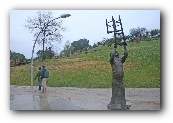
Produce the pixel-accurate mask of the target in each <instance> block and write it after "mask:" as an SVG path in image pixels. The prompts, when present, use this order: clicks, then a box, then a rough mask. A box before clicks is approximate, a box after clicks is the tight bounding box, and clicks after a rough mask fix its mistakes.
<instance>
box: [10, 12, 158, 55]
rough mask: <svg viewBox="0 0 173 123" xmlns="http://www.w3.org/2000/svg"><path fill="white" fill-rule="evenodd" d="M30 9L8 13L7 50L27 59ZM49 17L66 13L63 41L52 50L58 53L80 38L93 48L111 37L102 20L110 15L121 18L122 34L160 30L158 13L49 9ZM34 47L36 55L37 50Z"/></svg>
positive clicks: (33, 14) (29, 36) (30, 40)
mask: <svg viewBox="0 0 173 123" xmlns="http://www.w3.org/2000/svg"><path fill="white" fill-rule="evenodd" d="M36 12H37V10H36V11H34V10H11V11H10V50H12V51H15V52H18V53H22V54H24V55H25V57H26V58H31V52H32V47H33V44H34V42H33V40H34V39H33V34H31V33H29V31H27V30H26V29H25V28H24V26H23V25H24V24H25V23H26V19H27V17H28V16H36ZM52 12H53V16H54V17H55V18H56V17H59V16H60V15H61V14H64V13H69V14H71V16H70V17H69V18H65V19H63V26H65V27H66V28H67V31H66V32H64V33H62V34H63V36H64V38H63V41H62V43H61V44H59V45H58V46H56V47H55V49H54V50H55V51H56V52H60V51H61V50H62V49H63V47H64V44H65V42H66V41H67V40H69V41H70V42H71V43H72V42H73V41H77V40H79V39H82V38H86V39H88V40H89V42H90V44H91V45H93V44H94V43H97V42H98V41H101V40H102V39H103V38H111V37H113V34H107V32H106V19H108V21H111V17H112V16H114V18H115V20H118V17H119V15H120V16H121V20H122V24H123V29H124V33H125V35H128V34H129V30H130V29H132V28H137V27H146V28H147V29H148V30H151V29H160V10H52ZM41 49H42V47H39V46H38V44H36V47H35V52H34V56H35V57H36V54H35V53H36V52H37V51H38V50H41Z"/></svg>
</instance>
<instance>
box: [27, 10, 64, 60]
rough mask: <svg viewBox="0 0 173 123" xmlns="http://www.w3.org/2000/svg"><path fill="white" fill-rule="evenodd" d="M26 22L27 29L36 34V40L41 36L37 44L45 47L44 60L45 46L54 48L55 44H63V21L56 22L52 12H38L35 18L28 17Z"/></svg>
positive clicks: (57, 20)
mask: <svg viewBox="0 0 173 123" xmlns="http://www.w3.org/2000/svg"><path fill="white" fill-rule="evenodd" d="M26 22H27V23H26V24H25V28H26V29H28V30H29V31H30V32H31V33H34V38H36V37H37V36H38V35H39V36H38V39H37V43H38V44H39V45H42V46H43V56H42V59H45V57H44V56H45V53H44V47H45V44H46V45H48V46H50V47H52V46H53V45H54V44H58V43H61V40H62V35H61V33H60V32H62V31H65V28H64V27H63V26H62V20H61V19H56V20H55V19H54V18H53V15H52V12H51V11H38V12H37V15H36V16H35V17H28V19H27V20H26ZM40 32H41V33H40Z"/></svg>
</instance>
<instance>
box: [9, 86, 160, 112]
mask: <svg viewBox="0 0 173 123" xmlns="http://www.w3.org/2000/svg"><path fill="white" fill-rule="evenodd" d="M125 93H126V103H127V105H131V107H130V109H129V110H160V88H126V89H125ZM111 96H112V89H111V88H104V89H99V88H95V89H90V88H74V87H48V91H47V92H46V93H43V92H41V91H39V90H38V88H37V87H36V86H34V87H33V88H31V87H30V86H12V85H11V86H10V110H108V109H107V105H108V103H109V102H110V100H111Z"/></svg>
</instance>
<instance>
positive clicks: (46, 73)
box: [41, 65, 49, 92]
mask: <svg viewBox="0 0 173 123" xmlns="http://www.w3.org/2000/svg"><path fill="white" fill-rule="evenodd" d="M48 77H49V71H48V70H47V69H46V68H45V66H44V65H42V71H41V79H42V86H43V92H46V91H47V90H46V89H47V86H46V81H47V78H48Z"/></svg>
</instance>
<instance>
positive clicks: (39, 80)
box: [35, 67, 42, 90]
mask: <svg viewBox="0 0 173 123" xmlns="http://www.w3.org/2000/svg"><path fill="white" fill-rule="evenodd" d="M37 78H38V90H41V86H42V79H41V67H39V68H38V73H37V75H36V76H35V80H36V79H37Z"/></svg>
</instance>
